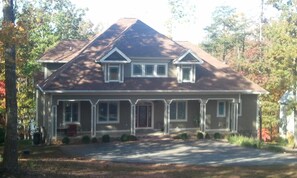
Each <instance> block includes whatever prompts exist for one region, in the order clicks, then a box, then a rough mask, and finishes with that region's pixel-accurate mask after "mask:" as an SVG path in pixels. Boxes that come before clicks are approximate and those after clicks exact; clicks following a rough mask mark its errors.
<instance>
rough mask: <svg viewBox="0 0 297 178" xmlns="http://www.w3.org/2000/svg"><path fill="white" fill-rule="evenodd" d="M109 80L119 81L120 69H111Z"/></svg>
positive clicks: (115, 67)
mask: <svg viewBox="0 0 297 178" xmlns="http://www.w3.org/2000/svg"><path fill="white" fill-rule="evenodd" d="M109 80H115V81H118V80H119V67H117V66H113V67H109Z"/></svg>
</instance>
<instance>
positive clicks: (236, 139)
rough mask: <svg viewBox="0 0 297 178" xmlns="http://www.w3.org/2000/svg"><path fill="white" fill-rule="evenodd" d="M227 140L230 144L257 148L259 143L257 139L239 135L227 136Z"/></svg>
mask: <svg viewBox="0 0 297 178" xmlns="http://www.w3.org/2000/svg"><path fill="white" fill-rule="evenodd" d="M228 142H229V143H231V144H235V145H239V146H244V147H252V148H257V147H258V145H259V141H258V140H257V139H255V138H250V137H244V136H241V135H234V136H229V137H228Z"/></svg>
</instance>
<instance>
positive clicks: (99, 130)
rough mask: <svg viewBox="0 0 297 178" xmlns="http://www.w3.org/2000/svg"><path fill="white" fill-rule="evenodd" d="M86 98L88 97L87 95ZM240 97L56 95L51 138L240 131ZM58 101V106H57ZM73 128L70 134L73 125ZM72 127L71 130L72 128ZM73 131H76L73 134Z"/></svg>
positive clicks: (50, 131)
mask: <svg viewBox="0 0 297 178" xmlns="http://www.w3.org/2000/svg"><path fill="white" fill-rule="evenodd" d="M83 97H85V96H83ZM239 101H240V99H238V97H237V98H234V97H233V98H226V97H225V98H210V97H208V98H193V97H192V98H189V97H188V98H187V97H185V96H184V97H182V96H180V97H176V98H171V99H168V98H166V99H149V98H140V99H137V98H129V99H121V98H119V99H106V98H105V99H97V100H96V101H94V99H93V98H90V99H86V98H78V97H77V98H71V97H70V96H67V97H65V96H61V95H60V96H58V97H54V98H53V105H52V107H51V116H52V117H51V118H50V120H49V121H50V122H49V123H51V124H49V125H48V127H47V128H48V131H49V132H48V133H49V138H52V139H56V138H57V137H64V136H80V135H90V136H91V137H96V136H101V135H104V134H109V135H111V136H118V135H121V134H123V133H126V134H132V135H143V134H148V133H149V134H152V133H162V134H163V135H169V134H170V133H173V132H181V131H189V130H190V131H191V130H192V131H193V130H195V131H203V132H237V129H238V114H239V109H238V103H239ZM55 103H56V105H55ZM70 127H72V131H70V133H69V128H70ZM70 130H71V129H70ZM71 132H72V133H71Z"/></svg>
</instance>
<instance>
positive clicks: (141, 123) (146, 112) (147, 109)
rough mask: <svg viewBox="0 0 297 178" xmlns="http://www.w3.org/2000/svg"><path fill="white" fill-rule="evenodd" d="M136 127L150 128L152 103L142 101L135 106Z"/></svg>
mask: <svg viewBox="0 0 297 178" xmlns="http://www.w3.org/2000/svg"><path fill="white" fill-rule="evenodd" d="M136 128H152V104H151V103H147V102H143V103H139V104H137V106H136Z"/></svg>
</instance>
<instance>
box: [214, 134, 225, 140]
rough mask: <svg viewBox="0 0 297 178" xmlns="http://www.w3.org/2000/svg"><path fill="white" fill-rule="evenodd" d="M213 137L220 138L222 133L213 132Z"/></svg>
mask: <svg viewBox="0 0 297 178" xmlns="http://www.w3.org/2000/svg"><path fill="white" fill-rule="evenodd" d="M213 138H214V139H222V138H223V137H222V135H221V134H220V133H215V134H214V135H213Z"/></svg>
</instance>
